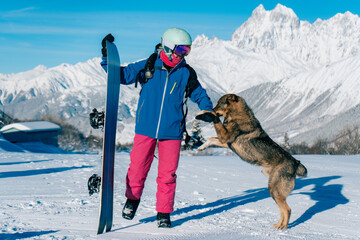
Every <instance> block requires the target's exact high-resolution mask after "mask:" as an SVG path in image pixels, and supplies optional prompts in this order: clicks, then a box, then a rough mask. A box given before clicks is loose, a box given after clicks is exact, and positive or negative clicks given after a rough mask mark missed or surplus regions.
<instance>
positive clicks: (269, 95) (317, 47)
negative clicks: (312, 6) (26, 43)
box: [0, 4, 360, 143]
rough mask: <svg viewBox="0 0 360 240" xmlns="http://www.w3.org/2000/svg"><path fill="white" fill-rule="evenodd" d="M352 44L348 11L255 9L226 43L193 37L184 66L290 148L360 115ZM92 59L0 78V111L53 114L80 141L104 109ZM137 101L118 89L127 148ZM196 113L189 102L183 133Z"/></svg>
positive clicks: (357, 60) (101, 79)
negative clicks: (94, 113)
mask: <svg viewBox="0 0 360 240" xmlns="http://www.w3.org/2000/svg"><path fill="white" fill-rule="evenodd" d="M358 39H360V18H359V16H357V15H354V14H352V13H350V12H346V13H339V14H337V15H335V16H334V17H332V18H330V19H327V20H321V19H318V20H317V21H315V22H314V23H312V24H311V23H309V22H307V21H301V20H299V18H298V17H297V16H296V14H295V13H294V12H293V10H291V9H289V8H287V7H285V6H282V5H280V4H278V5H277V6H276V7H275V8H274V9H273V10H271V11H267V10H265V9H264V7H263V5H260V6H258V7H257V8H256V9H255V10H254V11H253V13H252V15H251V17H250V18H249V19H248V20H247V21H246V22H245V23H244V24H242V25H241V26H240V27H239V28H238V29H237V30H236V31H235V32H234V33H233V35H232V37H231V40H230V41H224V40H221V39H217V38H216V37H214V38H212V39H209V38H207V37H206V36H204V35H201V36H198V37H196V39H195V40H194V44H193V50H192V53H191V54H190V55H189V56H188V58H187V61H188V62H189V64H190V65H192V66H193V67H194V68H195V69H196V70H197V72H198V76H199V79H200V82H201V83H202V85H203V86H204V87H205V88H206V89H207V91H208V93H209V95H210V97H211V98H212V100H213V102H214V103H216V101H217V99H218V98H219V97H220V96H221V95H223V94H225V93H236V94H240V95H241V96H243V97H244V98H245V99H246V100H247V102H248V103H249V105H250V106H251V107H252V108H253V110H254V112H255V114H256V116H257V117H258V118H259V120H260V122H261V123H262V125H263V127H264V128H265V130H266V131H268V133H269V134H270V135H271V136H272V137H273V138H274V139H275V140H277V141H278V142H281V141H282V138H283V136H284V134H285V133H286V132H287V133H288V135H289V136H290V141H292V142H301V141H306V142H308V143H311V142H312V141H314V140H315V139H316V138H318V137H319V136H321V137H328V138H331V137H333V136H334V135H335V134H336V133H337V132H338V131H339V130H341V129H342V128H344V127H345V126H346V125H350V126H351V125H355V124H360V120H359V118H358V117H354V116H358V114H359V113H360V111H359V107H358V106H359V105H360V97H359V96H360V95H359V91H360V90H359V89H360V88H359V81H358V79H359V78H360V42H359V41H358ZM118 47H119V48H121V46H118ZM150 51H151V49H149V54H150ZM144 57H146V56H144ZM99 62H100V59H99V58H94V59H90V60H89V61H87V62H85V63H78V64H76V65H69V64H62V65H60V66H57V67H55V68H49V69H48V68H46V67H44V66H39V67H37V68H35V69H33V70H30V71H27V72H23V73H17V74H10V75H4V74H0V109H1V110H2V111H4V112H6V113H7V114H9V115H11V116H13V117H16V118H19V119H24V118H25V119H38V118H40V117H42V116H46V115H52V116H57V117H59V118H62V119H64V120H65V121H68V122H70V123H72V124H74V125H75V126H77V127H78V128H79V129H80V130H81V131H82V132H83V133H85V134H86V135H88V134H90V131H91V130H90V127H89V124H88V114H89V112H91V110H92V108H93V107H96V108H100V109H101V108H103V105H104V92H105V73H104V72H103V70H102V69H101V67H100V65H99ZM137 99H138V89H137V90H135V89H134V87H133V86H122V87H121V96H120V111H119V122H118V133H119V134H118V141H119V142H121V143H128V142H131V141H132V136H133V130H134V117H135V111H136V104H137ZM196 112H197V109H196V107H195V106H193V105H192V106H191V107H190V113H189V116H188V121H189V126H188V128H189V129H191V121H192V119H193V116H194V115H195V114H196ZM203 127H204V132H205V133H206V134H207V136H206V137H209V136H210V135H212V134H214V131H213V130H212V127H211V126H210V125H203ZM92 133H93V134H94V133H95V134H99V133H96V131H92Z"/></svg>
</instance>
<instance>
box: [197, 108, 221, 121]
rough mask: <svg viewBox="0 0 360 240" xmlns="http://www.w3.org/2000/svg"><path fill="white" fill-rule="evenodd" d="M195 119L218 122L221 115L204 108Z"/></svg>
mask: <svg viewBox="0 0 360 240" xmlns="http://www.w3.org/2000/svg"><path fill="white" fill-rule="evenodd" d="M195 119H197V120H201V121H204V122H217V120H218V119H219V117H218V116H217V115H216V113H215V112H211V111H206V110H204V111H201V112H200V113H198V114H197V115H196V116H195Z"/></svg>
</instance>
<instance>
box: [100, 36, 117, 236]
mask: <svg viewBox="0 0 360 240" xmlns="http://www.w3.org/2000/svg"><path fill="white" fill-rule="evenodd" d="M106 47H107V56H108V57H107V58H108V65H107V87H106V102H105V121H104V142H103V154H102V177H101V191H100V192H101V199H100V219H99V227H98V231H97V233H98V234H101V233H103V232H104V230H105V231H106V232H108V231H110V230H111V227H112V222H113V195H114V157H115V137H116V125H117V113H118V105H119V94H120V58H119V53H118V51H117V48H116V46H115V44H114V43H111V42H109V41H107V42H106Z"/></svg>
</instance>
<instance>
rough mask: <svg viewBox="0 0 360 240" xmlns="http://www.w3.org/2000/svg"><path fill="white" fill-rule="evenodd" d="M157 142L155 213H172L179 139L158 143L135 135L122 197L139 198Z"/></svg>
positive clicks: (152, 139) (155, 140) (179, 145)
mask: <svg viewBox="0 0 360 240" xmlns="http://www.w3.org/2000/svg"><path fill="white" fill-rule="evenodd" d="M157 142H158V150H159V164H158V176H157V179H156V182H157V193H156V200H157V201H156V211H157V212H162V213H172V212H173V211H174V198H175V187H176V174H175V172H176V169H177V167H178V163H179V157H180V147H181V140H159V141H157V139H154V138H150V137H147V136H143V135H140V134H135V138H134V147H133V149H132V151H131V153H130V165H129V169H128V173H127V176H126V193H125V196H126V197H127V198H129V199H132V200H137V199H140V197H141V194H142V192H143V189H144V184H145V180H146V177H147V174H148V172H149V170H150V167H151V163H152V162H153V159H154V152H155V147H156V143H157Z"/></svg>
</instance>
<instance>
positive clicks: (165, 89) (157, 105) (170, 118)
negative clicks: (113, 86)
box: [101, 55, 213, 139]
mask: <svg viewBox="0 0 360 240" xmlns="http://www.w3.org/2000/svg"><path fill="white" fill-rule="evenodd" d="M102 60H103V61H102V62H101V66H102V67H103V68H104V70H105V71H107V57H103V58H102ZM146 61H147V59H145V60H141V61H138V62H135V63H131V64H129V65H128V66H126V67H121V71H120V74H121V78H120V79H121V84H125V85H128V84H132V83H134V82H135V80H136V76H137V74H138V73H139V71H140V70H142V69H144V67H145V63H146ZM185 64H186V62H185V59H183V60H182V61H181V62H180V63H179V64H178V65H177V66H176V67H174V68H173V69H172V70H171V71H170V72H168V70H167V69H166V68H165V67H164V66H163V61H162V60H161V59H160V57H159V55H158V56H157V59H156V61H155V72H154V74H153V77H152V78H151V79H149V81H148V82H147V83H146V84H143V85H142V90H141V94H140V98H139V101H138V107H137V112H136V120H135V121H136V125H135V133H136V134H141V135H145V136H148V137H151V138H155V139H182V138H183V132H184V123H183V122H182V120H183V117H184V110H183V101H184V96H185V86H186V84H187V81H188V78H189V75H190V73H189V70H188V69H187V68H186V67H185ZM190 99H191V100H192V101H193V102H195V103H197V104H198V106H199V108H200V109H201V110H209V111H212V108H213V104H212V102H211V100H210V98H209V97H208V95H207V94H206V91H205V89H203V88H202V87H201V85H200V84H199V85H198V86H197V87H196V88H195V90H194V91H193V92H192V94H191V97H190Z"/></svg>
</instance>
